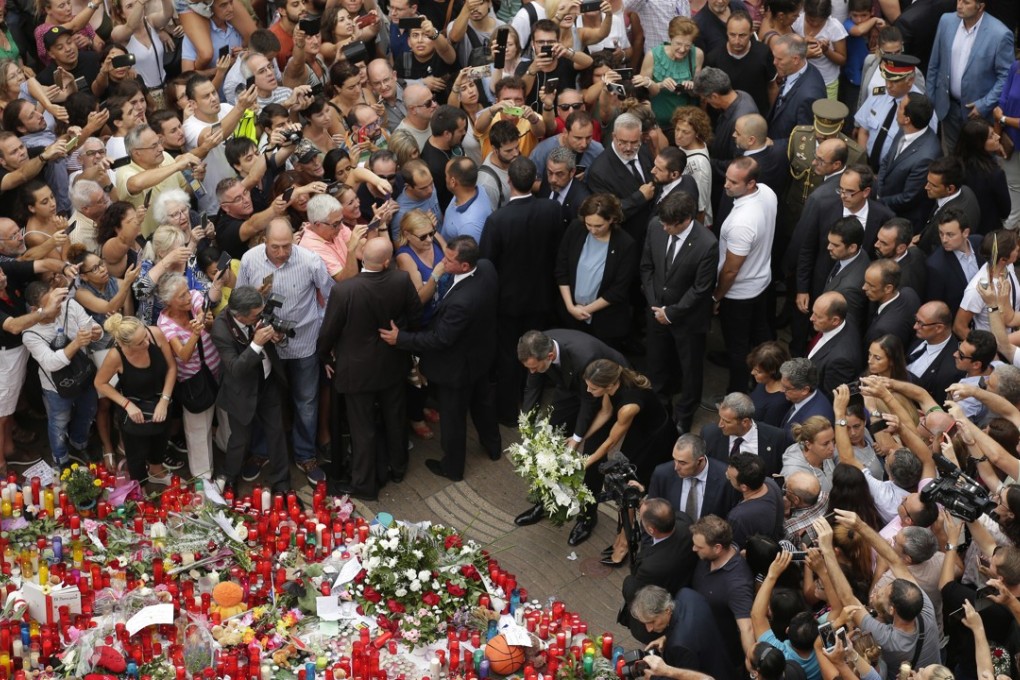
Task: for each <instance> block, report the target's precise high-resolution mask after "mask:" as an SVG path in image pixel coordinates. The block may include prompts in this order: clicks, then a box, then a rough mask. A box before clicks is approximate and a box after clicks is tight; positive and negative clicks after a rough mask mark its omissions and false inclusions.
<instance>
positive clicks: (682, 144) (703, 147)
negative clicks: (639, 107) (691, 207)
mask: <svg viewBox="0 0 1020 680" xmlns="http://www.w3.org/2000/svg"><path fill="white" fill-rule="evenodd" d="M670 122H671V123H672V127H673V143H674V144H675V145H676V146H677V148H679V149H680V150H681V151H683V152H684V153H685V154H687V167H686V168H684V174H685V175H690V176H691V177H693V178H694V181H695V182H696V183H697V185H698V212H699V213H701V214H702V215H704V217H702V218H701V223H702V224H704V225H705V226H706V227H711V226H712V224H713V221H712V161H711V159H710V158H709V155H708V145H709V144H711V142H712V121H711V120H709V118H708V114H707V113H705V112H704V111H703V110H702V109H701V108H700V107H697V106H681V107H680V108H678V109H677V110H676V111H674V112H673V117H672V119H671V121H670Z"/></svg>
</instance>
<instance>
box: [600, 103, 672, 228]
mask: <svg viewBox="0 0 1020 680" xmlns="http://www.w3.org/2000/svg"><path fill="white" fill-rule="evenodd" d="M587 177H588V187H589V188H590V189H591V190H592V192H593V193H607V194H613V195H615V196H618V197H619V198H620V206H621V207H622V208H623V228H624V230H625V231H626V232H627V233H628V234H630V235H631V237H632V238H633V239H634V241H635V243H637V245H638V248H640V247H641V242H642V241H643V240H644V238H645V231H646V229H647V228H648V218H649V217H651V214H652V209H653V208H654V207H655V202H654V201H653V198H654V197H655V182H654V180H653V178H652V157H651V155H650V154H649V153H648V149H647V148H646V147H645V146H644V145H643V144H642V143H641V119H640V118H638V117H637V116H635V115H634V114H632V113H622V114H620V115H619V116H617V117H616V121H615V122H614V123H613V139H612V142H610V144H609V146H608V147H607V148H606V150H605V151H603V152H602V155H600V156H599V157H598V158H596V159H595V162H594V163H592V164H591V167H590V168H588V173H587Z"/></svg>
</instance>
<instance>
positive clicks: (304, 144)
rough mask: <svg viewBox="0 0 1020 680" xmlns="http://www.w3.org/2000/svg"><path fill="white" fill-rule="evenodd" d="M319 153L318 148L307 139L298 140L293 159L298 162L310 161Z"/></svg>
mask: <svg viewBox="0 0 1020 680" xmlns="http://www.w3.org/2000/svg"><path fill="white" fill-rule="evenodd" d="M318 155H319V149H318V147H316V146H315V145H314V144H312V143H311V142H309V141H308V140H307V139H302V140H301V141H300V142H298V145H297V148H296V149H294V160H295V161H297V162H298V163H311V162H312V161H313V160H314V159H315V157H316V156H318Z"/></svg>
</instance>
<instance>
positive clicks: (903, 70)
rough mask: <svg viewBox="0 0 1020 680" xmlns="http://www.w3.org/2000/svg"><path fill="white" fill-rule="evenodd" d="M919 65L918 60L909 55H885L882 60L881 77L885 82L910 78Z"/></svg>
mask: <svg viewBox="0 0 1020 680" xmlns="http://www.w3.org/2000/svg"><path fill="white" fill-rule="evenodd" d="M920 63H921V60H920V59H918V58H917V57H912V56H910V55H909V54H887V55H885V56H884V57H883V58H882V65H881V68H882V76H883V77H885V79H886V80H904V79H906V78H910V77H911V76H913V75H914V69H915V68H916V67H917V66H918V65H919V64H920Z"/></svg>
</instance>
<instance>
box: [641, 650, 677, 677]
mask: <svg viewBox="0 0 1020 680" xmlns="http://www.w3.org/2000/svg"><path fill="white" fill-rule="evenodd" d="M644 662H645V663H646V664H647V665H648V668H646V669H645V678H648V679H649V680H650V679H651V678H652V677H653V676H662V675H665V671H666V669H668V668H671V666H670V665H669V664H668V663H666V662H665V661H663V660H662V657H661V656H656V655H654V654H649V655H648V656H646V657H645V658H644Z"/></svg>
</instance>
